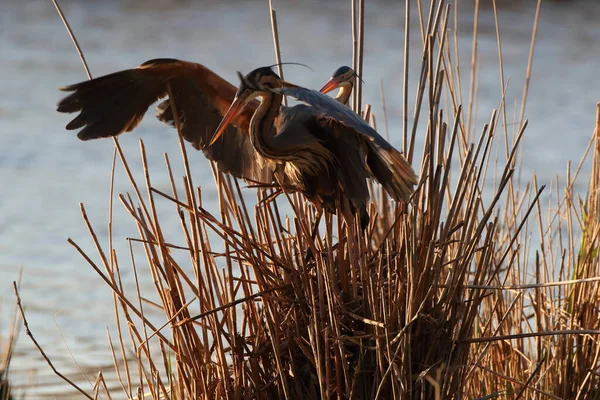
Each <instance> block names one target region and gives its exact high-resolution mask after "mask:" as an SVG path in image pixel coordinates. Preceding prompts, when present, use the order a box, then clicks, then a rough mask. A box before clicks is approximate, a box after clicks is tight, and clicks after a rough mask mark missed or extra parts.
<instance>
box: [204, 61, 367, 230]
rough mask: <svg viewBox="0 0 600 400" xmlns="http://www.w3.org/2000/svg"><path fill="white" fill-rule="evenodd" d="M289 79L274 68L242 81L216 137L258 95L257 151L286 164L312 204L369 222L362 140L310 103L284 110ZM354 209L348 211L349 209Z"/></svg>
mask: <svg viewBox="0 0 600 400" xmlns="http://www.w3.org/2000/svg"><path fill="white" fill-rule="evenodd" d="M282 84H283V81H282V80H281V79H280V78H279V76H277V74H275V73H274V72H273V71H272V70H271V69H270V68H268V67H264V68H258V69H256V70H254V71H252V72H251V73H249V74H248V75H247V76H246V77H245V78H243V79H242V83H241V85H240V87H239V88H238V91H237V94H236V97H235V100H234V101H233V103H232V105H231V107H230V109H229V111H228V112H227V113H226V115H225V117H224V118H223V122H222V123H221V125H220V126H219V129H217V132H216V133H215V138H214V140H218V139H219V138H220V137H221V135H222V133H223V132H224V130H225V129H226V127H227V126H228V124H229V122H230V121H231V120H233V119H234V118H236V116H237V115H238V114H239V113H241V112H243V110H244V108H245V106H246V104H248V102H250V101H251V100H252V99H254V98H255V97H259V98H260V105H259V106H258V108H257V109H256V110H255V112H254V115H253V117H252V119H251V121H250V140H251V143H252V145H253V146H254V148H255V150H256V152H257V153H258V154H260V155H261V156H262V157H264V158H266V159H271V160H273V161H274V162H276V163H279V164H280V165H282V166H283V168H284V170H285V172H286V177H287V178H288V179H290V180H291V182H293V185H294V187H297V188H298V189H299V190H300V191H301V192H302V193H303V194H304V195H305V196H306V197H307V198H308V199H309V200H311V201H312V202H314V203H315V204H317V205H319V206H323V207H324V208H326V209H328V210H330V211H336V210H337V209H339V208H342V209H343V212H345V214H344V215H345V217H348V216H349V213H354V212H357V211H358V212H359V213H360V216H361V221H362V223H363V226H364V224H365V223H366V221H368V215H367V214H366V204H367V202H368V200H369V191H368V186H367V181H366V180H367V177H368V174H367V172H366V170H365V168H364V162H363V160H362V155H361V154H360V146H359V145H358V136H357V135H356V134H347V132H345V128H344V127H343V126H341V125H340V126H335V124H332V121H331V120H330V119H329V118H328V117H327V115H326V114H324V113H322V112H318V111H317V110H316V109H315V108H314V107H312V106H310V105H304V104H301V105H297V106H294V107H283V106H281V102H282V100H283V95H282V94H281V93H277V92H274V91H269V90H266V88H272V89H276V88H280V87H281V86H282ZM346 205H347V206H348V207H345V206H346Z"/></svg>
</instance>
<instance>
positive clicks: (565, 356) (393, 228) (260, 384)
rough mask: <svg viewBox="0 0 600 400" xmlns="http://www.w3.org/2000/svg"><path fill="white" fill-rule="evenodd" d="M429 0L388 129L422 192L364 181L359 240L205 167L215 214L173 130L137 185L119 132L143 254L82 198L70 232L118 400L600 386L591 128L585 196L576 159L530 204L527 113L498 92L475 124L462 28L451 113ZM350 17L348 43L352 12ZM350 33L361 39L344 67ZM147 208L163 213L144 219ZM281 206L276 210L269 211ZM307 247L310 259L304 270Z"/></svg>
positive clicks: (441, 40)
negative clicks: (391, 191)
mask: <svg viewBox="0 0 600 400" xmlns="http://www.w3.org/2000/svg"><path fill="white" fill-rule="evenodd" d="M359 3H360V4H357V10H359V13H358V14H359V16H360V15H362V12H360V11H361V7H364V4H363V3H362V2H359ZM432 3H433V5H432V7H431V12H430V14H429V16H426V15H423V13H424V12H425V8H424V7H421V4H420V3H418V7H419V12H420V14H421V15H422V18H421V19H420V21H419V23H420V26H421V30H422V38H423V43H424V46H423V52H422V56H423V57H422V59H423V63H422V68H421V73H420V76H419V77H418V79H419V82H420V84H419V87H418V91H417V93H416V99H417V106H416V108H415V112H414V115H413V116H414V119H415V122H414V125H413V126H411V127H408V125H407V124H405V130H404V132H403V144H404V149H405V151H406V154H407V155H408V156H409V158H410V159H418V158H417V157H415V156H414V155H415V153H416V150H415V148H414V143H415V136H416V135H422V136H424V137H425V138H426V139H425V145H424V147H423V149H422V155H421V157H420V160H422V161H421V163H420V165H414V167H415V170H417V171H419V172H420V173H419V176H420V178H421V180H420V184H419V186H418V188H417V190H416V192H415V194H414V196H413V199H412V201H411V202H410V204H409V205H401V204H395V203H394V202H393V201H390V200H389V198H388V197H387V196H385V195H384V194H383V193H381V191H380V190H379V189H374V190H373V194H374V195H373V203H372V204H371V215H373V216H375V217H374V218H372V221H371V225H370V226H369V228H368V229H367V232H366V234H365V235H359V234H357V233H356V232H357V231H359V230H358V229H354V227H347V226H345V225H344V224H343V223H342V222H341V221H340V220H338V219H337V218H335V217H332V216H329V215H327V216H326V217H325V218H324V221H323V222H322V226H321V228H320V229H319V230H318V234H317V236H316V238H315V239H314V240H312V239H311V234H310V233H311V232H312V231H313V228H314V223H315V221H314V215H315V213H314V211H313V209H312V208H311V207H310V206H309V205H307V204H306V203H305V202H304V201H302V200H301V199H299V198H298V196H296V195H287V194H286V195H282V196H279V197H278V198H277V199H276V200H274V201H273V199H272V198H270V197H269V195H270V192H269V190H264V189H262V190H259V191H258V194H257V199H256V202H250V201H248V198H247V195H246V197H242V192H244V193H248V192H250V189H248V190H242V189H241V188H240V184H239V182H237V181H235V180H232V179H230V178H229V177H226V176H222V175H221V174H219V173H216V172H215V183H216V185H217V187H218V189H219V197H218V204H219V210H218V211H214V210H213V211H212V212H211V211H209V210H208V209H206V208H204V207H202V204H203V203H202V198H201V195H200V190H199V189H198V188H196V187H195V186H194V184H193V182H192V174H191V173H190V171H189V167H188V163H187V153H186V147H185V145H184V143H183V140H182V139H181V136H180V142H181V150H182V159H183V164H184V166H185V169H186V177H185V179H184V181H183V183H182V184H181V183H179V180H178V179H173V174H172V172H171V167H170V162H169V159H168V158H166V161H167V162H166V166H167V172H166V173H167V174H168V175H169V176H170V177H171V185H172V190H171V192H170V193H163V192H161V191H159V190H157V189H156V188H154V187H153V186H152V182H151V179H150V175H149V173H148V168H147V160H146V155H145V148H144V145H143V143H140V149H141V154H142V161H143V164H144V177H145V179H144V180H143V181H136V180H135V179H134V178H133V175H132V173H131V172H130V169H129V166H128V164H127V160H126V157H125V156H124V154H123V153H122V151H121V149H120V147H119V145H118V142H117V141H115V144H116V151H117V154H118V159H119V160H120V161H121V163H122V164H123V166H124V167H125V171H126V174H127V176H128V177H129V178H130V182H131V185H132V194H131V195H118V196H117V197H115V198H118V200H119V201H120V203H121V205H122V206H123V207H125V209H126V210H127V211H128V212H129V214H130V215H131V217H132V218H133V220H134V221H135V223H136V225H137V228H138V232H137V235H138V236H137V238H135V239H132V240H131V248H132V249H133V248H134V247H138V246H141V248H143V252H144V254H145V256H146V258H145V260H144V261H143V262H142V261H140V260H139V259H137V258H134V257H133V254H134V252H133V250H132V256H131V257H130V258H128V257H117V256H116V254H115V253H114V251H113V248H112V234H111V233H109V241H108V244H102V243H100V241H99V239H98V238H97V236H96V234H95V233H94V229H93V227H92V226H91V225H90V224H89V222H88V219H87V217H86V213H85V209H84V207H83V206H82V213H83V216H84V219H85V221H86V223H87V224H88V227H89V230H90V233H91V237H92V239H93V242H94V244H95V245H96V248H97V250H98V255H97V256H92V255H88V254H86V253H85V252H84V251H83V250H81V248H80V247H79V246H78V245H77V244H76V243H75V242H74V241H72V240H70V243H71V244H72V245H73V246H75V248H76V249H77V251H79V252H80V253H81V255H82V256H83V257H84V259H85V260H86V261H87V262H88V263H89V264H90V265H91V266H92V267H93V268H94V269H95V270H96V271H97V272H98V274H99V275H100V276H101V277H102V279H103V280H104V282H105V283H106V284H107V285H109V286H110V287H111V288H112V290H113V292H114V303H115V311H116V316H117V324H118V330H117V336H116V338H113V341H114V342H115V343H116V347H117V348H120V349H121V353H122V355H123V357H125V356H126V355H127V354H134V357H133V359H130V362H129V363H124V364H123V363H115V367H116V369H117V372H118V375H119V379H120V382H121V386H122V388H123V392H124V393H125V394H126V396H127V397H129V398H141V397H147V398H153V399H159V398H164V399H167V398H173V399H217V398H218V399H221V398H228V399H279V398H289V399H321V398H324V399H330V398H352V399H391V398H394V399H405V398H406V399H408V398H415V399H417V398H419V399H462V398H482V399H483V398H486V399H491V398H506V399H539V398H550V399H576V398H577V399H590V398H599V397H600V388H599V386H600V378H599V370H598V367H599V362H598V358H599V356H600V346H599V344H598V334H599V333H600V326H599V325H600V319H599V316H598V312H599V309H598V304H600V283H599V281H600V263H599V254H598V246H599V244H598V235H599V233H600V203H599V200H598V188H599V187H600V183H599V180H600V171H599V170H598V167H597V166H598V162H599V161H600V160H598V158H599V155H600V147H599V142H598V139H597V136H596V134H597V132H598V130H596V132H595V133H594V135H593V136H592V139H591V142H590V146H591V149H592V151H591V155H587V154H588V153H587V152H586V156H584V158H583V159H582V163H583V161H585V160H587V161H588V162H589V161H591V162H592V163H593V165H594V168H593V170H592V174H591V179H590V182H589V186H588V190H587V194H586V196H585V197H584V198H581V197H579V196H578V194H577V193H575V192H574V190H573V187H574V183H575V181H576V179H577V177H578V173H579V167H578V168H577V170H576V171H575V172H573V171H571V170H570V168H569V169H568V170H567V181H566V184H565V185H564V186H558V183H557V185H556V187H554V190H553V191H552V193H547V195H548V196H547V197H545V198H546V199H548V201H549V202H550V206H549V207H548V210H550V211H543V208H542V206H541V205H540V195H541V194H542V191H543V190H544V186H543V185H538V182H537V179H536V177H535V176H533V177H532V179H531V180H530V182H529V183H528V184H526V185H525V186H524V187H518V186H517V185H516V184H514V183H513V176H514V172H515V170H516V169H518V168H519V166H518V159H519V157H518V155H519V152H520V151H521V150H520V143H521V139H522V137H523V134H524V132H525V127H526V122H523V121H517V124H516V127H517V128H518V129H517V130H516V131H515V132H508V128H507V126H508V124H507V120H506V110H505V105H504V102H503V101H502V102H501V107H500V109H499V110H498V111H495V110H494V111H491V112H490V118H489V123H488V124H486V125H485V126H484V127H482V128H481V130H480V133H479V134H478V135H476V134H475V126H474V123H475V122H474V121H475V112H476V107H475V106H476V79H475V77H476V70H477V68H478V66H477V62H476V60H477V57H476V54H477V51H476V45H475V44H476V43H477V41H476V36H477V29H476V28H475V29H474V32H473V35H474V41H473V43H474V47H473V58H472V59H473V65H472V66H471V68H472V71H473V72H472V74H471V82H470V85H469V87H470V91H469V100H468V105H469V106H468V107H467V112H466V114H467V115H464V113H463V110H462V108H461V106H460V104H461V102H462V101H461V90H460V87H461V84H460V79H459V74H458V65H457V64H456V58H455V57H454V56H455V54H457V52H458V49H457V48H455V47H453V46H455V45H456V42H457V41H456V37H449V36H448V35H449V34H451V31H450V30H449V29H448V24H449V20H450V21H452V19H451V18H450V19H449V15H450V10H449V8H447V7H446V6H445V5H444V2H443V1H433V2H432ZM407 9H409V7H408V5H407ZM536 18H537V17H536ZM536 21H537V19H536ZM407 22H408V20H407ZM413 23H414V21H413ZM450 23H451V22H450ZM356 26H357V27H358V28H357V32H358V33H359V34H360V32H361V31H362V20H357V22H356ZM407 31H408V29H407ZM534 36H535V28H534ZM275 40H276V36H275ZM498 40H499V43H500V36H499V34H498ZM361 43H362V38H361V37H360V35H358V39H357V46H356V49H357V55H356V57H355V60H356V65H355V67H357V70H360V68H361V67H360V66H359V65H360V63H362V44H361ZM533 43H534V40H532V49H533ZM413 52H414V54H415V55H413V57H414V56H417V57H418V56H420V55H421V53H420V52H416V51H414V50H413ZM501 54H502V53H501V48H500V47H499V55H500V60H501ZM408 58H409V51H408V47H407V50H406V53H405V59H406V60H408ZM530 67H531V64H530V65H529V68H528V71H527V76H529V74H530V70H531V69H530ZM500 70H501V71H502V62H500ZM405 79H408V73H406V74H405ZM502 80H503V81H502V90H504V78H502ZM406 88H407V85H405V90H404V92H403V96H404V99H407V98H408V91H407V89H406ZM388 92H389V90H388ZM526 92H527V87H526V88H525V90H524V97H523V99H524V100H523V106H522V112H521V115H524V110H525V99H526ZM501 95H502V93H501ZM499 97H502V96H499ZM441 100H443V101H444V102H445V104H447V106H446V108H445V109H442V107H441V103H442V102H441ZM502 100H503V98H502ZM355 104H356V105H357V106H360V101H359V100H357V102H356V103H355ZM405 104H407V102H406V101H405ZM407 112H408V111H407V109H406V108H405V109H404V119H405V121H408V115H407ZM599 115H600V113H599ZM419 120H421V123H420V124H418V121H419ZM424 121H425V122H424ZM499 127H502V129H499ZM409 128H410V129H409ZM421 128H423V129H421ZM472 138H474V139H472ZM498 149H500V150H501V153H503V156H502V157H500V158H498V159H495V158H494V156H493V155H495V154H496V153H497V150H498ZM193 156H194V157H197V156H198V155H196V154H193ZM590 159H591V160H590ZM580 165H581V164H580ZM113 168H114V166H113ZM492 179H494V181H493V182H492V181H491V180H492ZM252 190H253V189H252ZM546 191H548V189H546ZM113 197H114V196H112V194H111V198H113ZM158 203H168V204H171V206H172V213H171V214H170V215H168V216H164V215H161V216H160V217H159V213H158V211H157V204H158ZM284 203H289V205H290V206H291V209H292V210H293V212H292V213H291V214H289V215H283V214H282V212H281V211H280V209H281V205H282V204H284ZM111 207H112V205H111ZM163 218H176V219H179V220H180V222H181V236H180V237H179V238H170V237H165V236H164V235H163V230H162V229H161V219H163ZM111 225H112V220H111V221H109V226H111ZM215 238H216V239H215ZM309 248H310V249H312V252H313V254H317V256H316V257H314V259H310V260H309V261H308V262H307V260H305V257H304V255H305V253H306V249H309ZM221 249H222V250H221ZM182 260H184V261H182ZM129 262H130V263H131V268H133V273H134V274H135V276H137V275H138V274H151V276H152V277H153V280H154V283H155V286H156V294H157V295H158V298H159V299H160V302H159V303H158V304H152V306H154V307H155V308H158V309H159V310H161V315H163V316H162V322H161V323H164V325H162V326H161V325H160V324H155V323H152V322H151V321H150V320H149V318H147V316H146V311H145V310H146V309H147V308H148V307H150V305H149V303H148V302H147V301H146V300H145V299H146V298H147V297H150V294H146V293H142V292H140V291H139V288H138V290H137V291H133V292H132V291H129V290H126V289H125V288H124V286H123V284H122V280H121V274H122V271H123V268H125V266H124V265H125V264H126V263H129ZM136 282H137V279H136ZM116 358H117V357H115V359H116ZM103 387H106V385H102V384H101V383H99V384H98V386H97V388H96V389H95V390H96V391H97V392H99V393H100V392H105V391H106V390H104V389H101V388H103ZM113 396H114V394H113Z"/></svg>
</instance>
